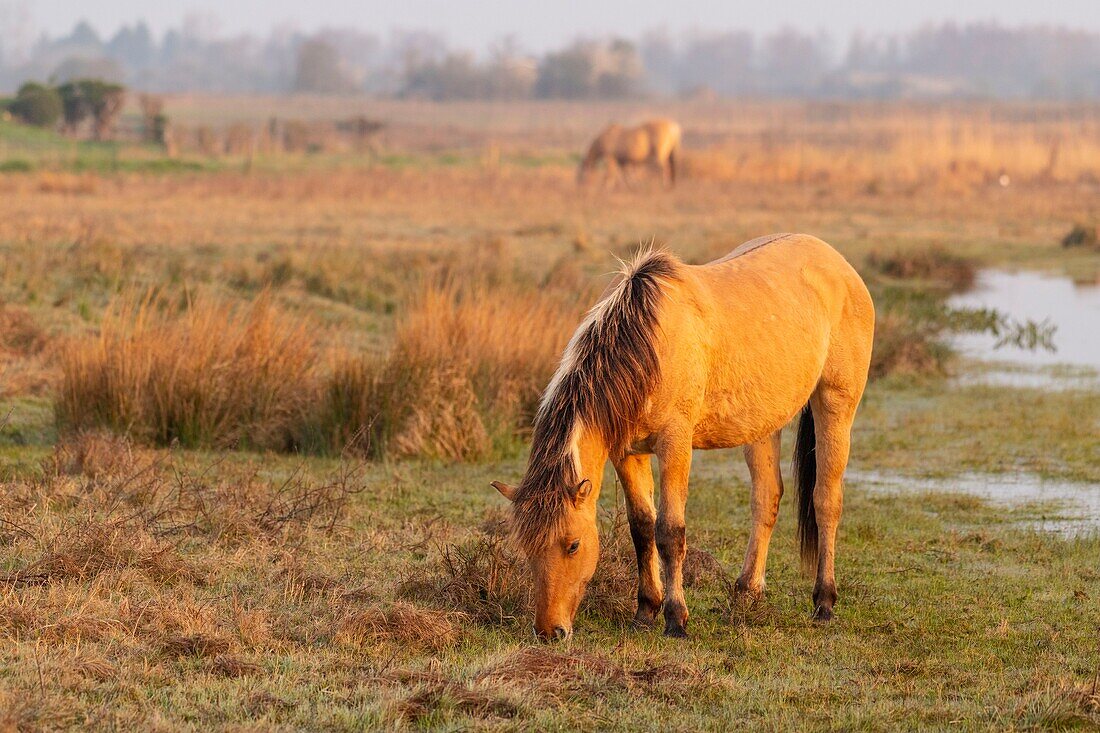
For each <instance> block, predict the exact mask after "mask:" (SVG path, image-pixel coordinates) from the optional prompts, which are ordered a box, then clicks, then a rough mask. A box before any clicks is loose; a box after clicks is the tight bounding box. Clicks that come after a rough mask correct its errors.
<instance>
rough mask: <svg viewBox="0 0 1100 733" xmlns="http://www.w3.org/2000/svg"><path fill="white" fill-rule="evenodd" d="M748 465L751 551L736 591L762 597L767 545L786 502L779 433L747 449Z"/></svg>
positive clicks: (746, 557) (746, 447) (746, 458)
mask: <svg viewBox="0 0 1100 733" xmlns="http://www.w3.org/2000/svg"><path fill="white" fill-rule="evenodd" d="M745 462H746V463H748V464H749V474H750V475H751V476H752V490H751V494H750V497H751V498H750V503H751V505H752V529H751V530H749V547H748V550H747V551H746V552H745V563H744V565H742V566H741V576H740V577H739V578H737V584H736V586H735V587H736V589H737V591H738V592H740V593H747V594H750V595H760V594H762V593H763V592H764V570H765V566H766V565H767V562H768V543H769V542H770V541H771V537H772V530H773V529H774V528H775V520H776V518H777V517H778V516H779V500H780V499H782V498H783V475H782V472H781V471H780V467H779V431H776V432H775V433H773V434H772V435H770V436H768V437H767V438H765V439H764V440H762V441H760V442H759V443H754V444H752V445H746V446H745Z"/></svg>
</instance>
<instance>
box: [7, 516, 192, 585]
mask: <svg viewBox="0 0 1100 733" xmlns="http://www.w3.org/2000/svg"><path fill="white" fill-rule="evenodd" d="M43 544H44V546H45V547H47V548H51V549H49V550H47V552H46V554H45V555H43V556H42V557H41V558H39V559H38V560H35V561H33V562H31V563H30V564H28V565H27V566H25V567H23V568H22V569H19V570H15V571H13V572H10V573H7V574H5V575H3V576H0V582H4V583H12V584H17V585H39V584H47V583H56V582H61V581H66V580H87V579H90V578H95V577H97V576H99V575H102V574H104V573H108V572H112V571H118V570H124V569H134V570H138V571H140V572H142V573H143V574H145V575H146V576H147V577H149V578H150V579H153V580H156V581H158V582H161V583H170V582H174V581H178V580H185V581H190V582H196V581H200V580H201V578H200V576H199V575H198V573H197V572H196V571H195V570H194V569H193V568H192V567H191V566H190V565H189V564H188V563H187V562H186V561H184V559H183V558H182V557H181V556H180V554H179V552H178V551H177V549H176V547H175V546H174V545H172V544H169V543H165V542H162V541H160V540H158V539H156V538H155V537H153V536H152V535H151V534H149V532H148V531H146V529H145V528H144V527H143V526H142V524H141V523H139V522H137V521H134V519H133V518H131V517H125V518H119V519H106V520H104V519H87V520H82V521H79V522H75V523H73V524H71V525H70V526H67V527H65V528H64V530H63V531H62V532H61V533H60V534H59V535H58V536H56V537H54V538H53V539H52V540H51V541H49V542H46V543H43Z"/></svg>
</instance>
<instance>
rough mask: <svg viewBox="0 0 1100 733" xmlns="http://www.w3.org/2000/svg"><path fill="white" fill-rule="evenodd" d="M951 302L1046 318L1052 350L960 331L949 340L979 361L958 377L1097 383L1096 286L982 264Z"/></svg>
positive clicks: (1099, 327)
mask: <svg viewBox="0 0 1100 733" xmlns="http://www.w3.org/2000/svg"><path fill="white" fill-rule="evenodd" d="M948 302H949V304H950V305H952V306H955V307H966V308H995V309H996V310H998V311H1000V312H1002V313H1004V314H1006V315H1008V316H1009V317H1011V318H1013V319H1015V320H1018V321H1028V320H1031V321H1035V322H1043V321H1046V322H1048V323H1052V324H1054V325H1055V326H1057V331H1055V333H1054V345H1055V347H1056V350H1055V351H1053V352H1051V351H1047V350H1045V349H1036V350H1027V349H1021V348H1018V347H1016V346H1013V345H1005V346H1002V347H1000V348H998V347H997V341H998V339H997V337H996V336H993V335H991V334H962V335H959V336H957V337H956V339H955V345H956V346H957V347H958V348H959V350H960V351H961V352H962V353H963V354H964V355H966V356H968V357H971V358H972V359H975V360H977V361H978V362H981V366H982V368H980V369H977V370H974V372H973V373H971V374H968V375H966V376H965V377H963V378H962V379H961V380H960V381H963V382H970V383H975V382H978V383H982V384H1002V385H1006V386H1013V387H1040V388H1053V389H1098V388H1100V287H1097V286H1096V285H1079V284H1077V283H1074V282H1073V281H1072V280H1070V279H1069V278H1067V277H1060V276H1056V275H1048V274H1043V273H1037V272H1027V271H1021V272H1006V271H1003V270H983V271H982V272H981V273H979V275H978V282H977V285H976V286H975V287H974V289H973V290H970V291H968V292H966V293H962V294H960V295H956V296H954V297H952V298H951V299H950V301H948Z"/></svg>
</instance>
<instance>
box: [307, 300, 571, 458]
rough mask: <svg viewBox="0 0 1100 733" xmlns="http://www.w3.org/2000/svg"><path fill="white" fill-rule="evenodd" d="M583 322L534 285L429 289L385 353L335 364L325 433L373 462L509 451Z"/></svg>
mask: <svg viewBox="0 0 1100 733" xmlns="http://www.w3.org/2000/svg"><path fill="white" fill-rule="evenodd" d="M574 297H575V296H574ZM574 302H575V301H574ZM579 315H580V310H579V308H578V307H577V306H576V305H575V304H569V303H566V302H565V301H564V300H563V299H559V298H557V297H555V296H554V295H548V294H546V293H545V292H541V291H539V290H537V289H535V288H532V289H529V290H524V291H520V290H518V289H516V290H512V289H500V288H491V287H489V286H487V285H485V284H476V285H466V286H460V285H456V284H454V283H453V282H451V283H445V284H435V285H431V286H429V287H427V288H426V289H425V290H424V291H423V293H422V294H421V296H420V297H419V298H418V299H417V300H416V301H415V302H414V303H413V305H412V307H411V308H410V310H409V312H408V314H407V315H406V316H405V318H404V319H403V320H402V321H401V322H400V323H399V325H398V328H397V333H396V334H395V338H394V343H393V347H392V349H391V350H390V352H389V353H388V354H387V355H386V356H384V357H381V358H374V359H370V358H355V357H348V358H345V359H342V360H341V361H340V362H339V363H338V364H337V365H336V366H335V368H334V369H333V373H332V377H331V379H330V380H329V383H328V387H327V389H326V397H325V400H326V405H327V407H326V408H325V410H324V411H323V414H322V415H321V416H320V424H319V426H318V427H319V430H320V432H321V434H322V435H323V436H324V438H325V440H326V441H327V442H328V443H329V445H330V446H333V447H336V448H342V447H348V446H350V447H352V448H354V449H357V450H358V452H361V453H365V454H366V455H369V456H373V457H380V456H387V457H403V456H412V455H418V456H425V457H433V458H446V459H455V460H472V459H476V458H481V457H485V456H487V455H491V454H493V453H494V452H499V451H502V450H507V449H508V448H509V447H510V446H511V445H513V444H514V443H515V441H516V438H517V437H519V436H521V435H522V434H523V433H524V431H525V430H527V429H529V426H530V424H531V419H532V417H533V415H534V412H535V409H536V406H537V403H538V398H539V395H540V393H541V391H542V389H543V388H544V387H545V386H546V384H547V383H548V382H549V380H550V377H551V376H552V375H553V372H554V369H555V368H556V366H557V361H558V358H559V357H560V355H561V352H562V350H563V349H564V347H565V343H566V341H568V339H569V335H570V334H571V333H572V331H573V329H574V328H575V327H576V325H577V322H578V320H579Z"/></svg>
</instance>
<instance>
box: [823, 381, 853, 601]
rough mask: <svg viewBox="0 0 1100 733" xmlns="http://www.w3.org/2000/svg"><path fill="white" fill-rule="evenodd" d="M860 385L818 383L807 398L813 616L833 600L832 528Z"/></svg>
mask: <svg viewBox="0 0 1100 733" xmlns="http://www.w3.org/2000/svg"><path fill="white" fill-rule="evenodd" d="M862 391H863V390H862V386H861V387H860V389H859V390H858V391H857V394H855V395H854V396H853V393H852V390H851V389H843V388H836V387H831V386H829V385H827V384H824V383H823V384H821V385H819V386H818V388H817V391H816V392H815V393H814V395H813V397H811V398H810V409H811V411H812V412H813V417H814V428H815V430H814V453H815V456H816V461H815V464H816V467H817V480H816V482H815V483H814V494H813V504H814V515H815V517H816V520H817V578H816V580H815V582H814V596H813V600H814V618H815V619H817V620H819V621H828V620H829V619H831V618H832V617H833V605H834V604H835V603H836V598H837V595H836V575H835V570H834V563H835V559H836V532H837V527H839V526H840V513H841V509H842V507H843V504H844V496H843V486H842V482H843V479H844V469H845V467H846V466H847V465H848V452H849V450H850V447H851V432H852V420H853V419H854V417H855V412H856V406H857V405H858V404H859V396H860V394H862Z"/></svg>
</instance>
